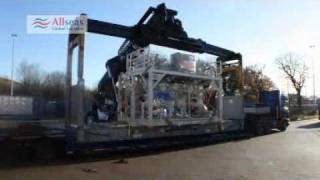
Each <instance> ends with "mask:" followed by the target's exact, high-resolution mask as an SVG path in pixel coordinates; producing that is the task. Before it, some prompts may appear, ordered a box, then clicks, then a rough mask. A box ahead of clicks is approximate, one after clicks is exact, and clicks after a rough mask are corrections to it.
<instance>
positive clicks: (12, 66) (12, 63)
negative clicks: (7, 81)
mask: <svg viewBox="0 0 320 180" xmlns="http://www.w3.org/2000/svg"><path fill="white" fill-rule="evenodd" d="M11 37H12V52H11V53H12V54H11V57H12V59H11V88H10V95H11V96H13V86H14V82H13V72H14V39H15V38H16V37H18V35H17V34H11Z"/></svg>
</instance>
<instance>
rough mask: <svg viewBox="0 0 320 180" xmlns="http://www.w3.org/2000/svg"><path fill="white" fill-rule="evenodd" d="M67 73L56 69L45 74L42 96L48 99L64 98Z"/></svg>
mask: <svg viewBox="0 0 320 180" xmlns="http://www.w3.org/2000/svg"><path fill="white" fill-rule="evenodd" d="M65 82H66V75H65V74H64V73H63V72H60V71H54V72H51V73H48V74H47V75H45V78H44V81H43V83H42V96H43V97H45V98H46V99H47V100H63V98H64V89H65Z"/></svg>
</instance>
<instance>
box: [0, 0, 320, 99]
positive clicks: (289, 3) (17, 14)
mask: <svg viewBox="0 0 320 180" xmlns="http://www.w3.org/2000/svg"><path fill="white" fill-rule="evenodd" d="M161 2H165V3H166V5H167V7H169V8H171V9H175V10H177V11H178V18H179V19H180V20H181V21H182V24H183V26H184V29H185V30H186V31H187V33H188V35H189V36H190V37H194V38H201V39H203V40H205V41H206V42H208V43H210V44H213V45H217V46H220V47H224V48H226V49H230V50H233V51H235V52H240V53H241V54H242V55H243V62H244V65H245V66H248V65H255V64H257V65H260V66H265V69H264V73H265V74H266V75H267V76H269V77H270V78H271V79H272V80H273V81H274V82H275V84H276V86H277V87H278V88H279V89H280V90H282V91H284V92H285V93H286V92H287V90H288V86H287V84H288V82H287V80H285V79H284V78H283V77H284V76H283V74H282V73H281V72H280V71H279V69H278V68H277V66H276V65H275V63H274V61H275V58H277V57H279V56H281V55H283V54H285V53H287V52H294V53H297V54H300V55H301V56H302V57H303V58H304V60H305V63H306V64H307V65H308V66H309V68H310V71H309V76H308V80H307V84H306V88H305V89H304V90H303V94H304V95H309V96H310V95H312V94H313V85H312V74H313V71H312V70H314V72H315V80H316V87H315V88H316V94H317V95H320V81H317V80H318V79H319V78H320V21H319V17H320V11H319V7H320V1H317V0H304V1H300V0H282V1H278V0H226V1H217V0H216V1H214V0H213V1H209V0H184V1H182V0H167V1H166V0H90V1H88V0H63V1H62V0H61V1H59V0H2V1H0V17H1V19H0V23H1V24H2V26H1V28H0V76H6V77H10V68H11V59H12V56H11V50H12V37H11V34H12V33H16V34H18V37H16V40H15V42H16V43H15V69H16V67H17V66H18V64H19V63H20V62H21V61H27V62H29V63H35V64H39V66H40V67H41V68H42V69H44V70H45V71H49V72H50V71H57V70H58V71H65V69H66V58H67V37H68V36H67V35H66V34H59V35H57V34H28V33H27V32H26V17H27V16H28V15H78V14H80V13H86V14H87V15H88V16H89V18H92V19H97V20H102V21H107V22H112V23H116V24H123V25H128V26H130V25H134V24H135V23H137V21H138V20H139V19H140V17H141V16H142V15H143V14H144V12H145V11H146V10H147V8H148V7H149V6H156V5H157V4H159V3H161ZM122 42H123V39H120V38H114V37H106V36H101V35H96V34H87V35H86V42H85V78H86V83H87V84H88V85H89V86H93V85H95V84H97V82H98V81H99V79H100V77H101V76H102V75H103V74H104V72H105V66H104V64H105V62H106V61H107V60H108V59H109V58H111V57H113V56H115V55H116V54H117V50H118V48H119V46H120V45H121V43H122ZM310 45H317V46H315V48H310ZM15 76H16V74H15ZM15 79H16V78H15ZM289 92H294V90H293V89H292V88H291V87H289Z"/></svg>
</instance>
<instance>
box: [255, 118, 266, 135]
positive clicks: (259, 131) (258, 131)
mask: <svg viewBox="0 0 320 180" xmlns="http://www.w3.org/2000/svg"><path fill="white" fill-rule="evenodd" d="M264 132H265V130H264V128H263V126H262V123H261V122H260V121H256V123H255V135H257V136H261V135H263V134H264Z"/></svg>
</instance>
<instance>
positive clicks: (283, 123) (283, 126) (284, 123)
mask: <svg viewBox="0 0 320 180" xmlns="http://www.w3.org/2000/svg"><path fill="white" fill-rule="evenodd" d="M288 125H289V123H288V122H287V120H281V123H280V126H279V128H278V129H279V130H280V131H285V130H287V127H288Z"/></svg>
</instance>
